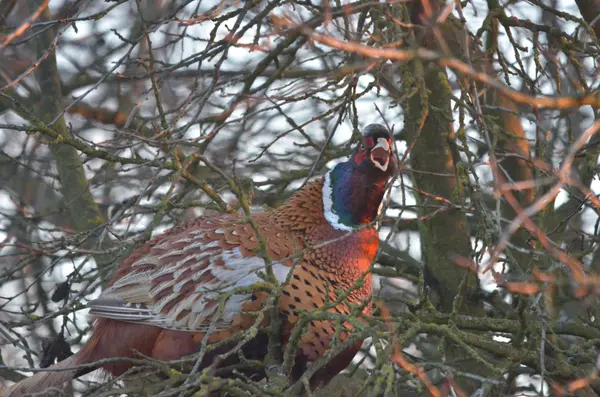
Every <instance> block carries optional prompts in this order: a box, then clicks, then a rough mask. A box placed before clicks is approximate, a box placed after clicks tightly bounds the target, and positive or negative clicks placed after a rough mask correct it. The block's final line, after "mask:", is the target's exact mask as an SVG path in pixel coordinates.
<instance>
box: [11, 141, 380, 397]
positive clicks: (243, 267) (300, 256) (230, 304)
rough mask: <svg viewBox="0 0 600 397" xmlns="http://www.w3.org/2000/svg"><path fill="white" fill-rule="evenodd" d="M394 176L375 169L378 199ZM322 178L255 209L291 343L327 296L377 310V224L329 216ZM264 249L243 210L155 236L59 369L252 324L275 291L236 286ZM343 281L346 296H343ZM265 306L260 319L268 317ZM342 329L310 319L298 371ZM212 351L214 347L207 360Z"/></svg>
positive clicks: (339, 305) (187, 347)
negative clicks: (276, 204)
mask: <svg viewBox="0 0 600 397" xmlns="http://www.w3.org/2000/svg"><path fill="white" fill-rule="evenodd" d="M384 146H385V145H384ZM386 147H387V148H388V149H386V150H389V145H387V146H386ZM390 153H391V151H390ZM386 167H387V165H386ZM369 170H370V169H369ZM384 171H386V170H384ZM387 171H388V173H389V172H390V171H389V170H387ZM369 172H371V171H369ZM376 172H379V171H376ZM388 177H389V175H388V174H383V176H378V177H377V178H378V179H377V181H379V180H381V181H383V182H382V183H383V185H381V186H379V185H377V186H379V187H378V189H380V190H381V192H379V191H378V192H377V195H378V196H377V197H375V199H376V200H379V201H380V200H381V195H382V194H383V188H384V186H385V182H387V179H388ZM324 181H325V178H321V179H319V180H316V181H314V182H312V183H310V184H308V185H307V186H306V187H305V188H304V189H302V190H300V191H299V192H297V193H296V194H295V195H294V196H293V197H292V198H291V199H290V200H288V201H287V202H286V203H285V204H284V205H282V206H281V207H280V208H278V209H276V210H271V211H267V212H263V213H258V214H254V215H253V220H254V222H255V223H256V225H257V226H258V229H259V232H260V235H261V236H262V237H263V238H264V239H265V241H266V243H267V254H268V256H269V258H270V259H271V260H272V264H271V266H272V270H273V273H274V274H275V276H276V277H277V279H278V281H279V282H280V283H282V284H284V287H283V290H282V294H281V296H280V301H279V304H280V306H279V309H280V310H279V311H280V313H281V318H282V320H283V323H282V327H281V342H282V345H283V348H284V349H285V346H286V344H287V343H288V340H289V338H290V334H291V333H292V330H293V329H294V326H295V325H296V324H297V323H298V321H300V319H301V315H300V312H301V311H305V312H312V311H314V310H318V309H321V308H323V307H324V306H325V305H330V307H329V308H328V309H327V310H328V311H329V312H332V313H342V314H349V313H350V311H351V308H352V307H353V306H358V307H362V311H363V313H364V314H366V315H370V313H371V305H370V303H369V297H370V294H371V277H370V274H368V273H365V272H366V271H367V269H368V268H369V266H370V265H371V263H372V261H373V259H374V258H375V254H376V251H377V248H378V236H377V231H376V229H375V228H374V227H373V226H372V225H370V226H369V225H365V226H366V227H357V228H355V229H350V231H349V230H347V229H346V230H345V229H344V227H343V226H340V227H337V228H336V227H334V226H335V224H334V225H333V226H332V223H331V222H330V221H329V220H328V219H326V216H324V212H327V210H328V209H326V208H324V198H323V197H324V196H323V193H324ZM378 183H379V182H378ZM368 189H371V190H369V191H372V190H373V189H374V188H373V187H371V186H369V187H368ZM361 205H362V204H361ZM371 207H372V206H371ZM369 208H370V207H369ZM329 210H331V209H329ZM258 250H259V241H258V238H257V236H256V234H255V232H254V230H253V228H252V227H251V225H250V224H249V223H248V222H247V221H246V220H245V219H244V218H243V217H242V216H241V215H238V214H234V215H231V214H228V215H221V216H217V217H211V218H201V219H198V220H195V221H193V222H191V223H188V224H185V225H183V226H180V227H177V228H174V229H171V230H169V231H167V232H166V233H165V234H164V235H161V236H159V237H157V238H155V239H153V240H151V241H149V242H148V243H147V244H145V245H144V246H143V247H141V248H139V249H138V250H136V251H134V252H133V253H132V254H131V255H130V256H129V257H128V258H127V259H126V260H125V261H124V262H123V263H122V264H121V265H120V267H119V268H118V269H117V271H116V272H115V274H114V276H113V278H112V280H111V282H110V284H109V287H108V288H107V289H106V290H105V291H103V293H102V294H101V296H100V297H99V298H98V299H97V300H95V301H93V302H91V303H90V308H91V314H92V315H93V316H95V317H96V321H95V324H94V329H93V333H92V336H91V338H90V340H89V341H88V342H87V343H86V344H85V345H84V346H83V348H82V349H81V350H80V351H79V352H78V353H77V354H76V355H75V356H72V357H70V358H69V359H67V360H65V361H63V362H61V363H59V364H57V366H55V369H56V368H67V367H69V366H74V365H77V364H85V363H93V362H95V361H98V360H102V359H106V358H112V357H130V358H136V357H140V355H142V356H147V357H151V358H153V359H158V360H177V359H180V358H181V357H183V356H186V355H190V354H193V353H195V352H197V351H198V349H199V347H200V344H201V342H202V340H203V339H204V338H205V337H206V335H207V333H208V332H209V330H210V331H211V332H210V333H209V336H208V338H209V340H208V342H209V343H213V342H217V341H221V340H224V339H225V338H228V337H230V336H231V335H233V334H235V333H237V332H240V331H243V330H245V329H248V328H249V327H251V326H252V325H253V324H254V322H255V318H256V315H255V314H256V312H258V311H260V310H262V309H263V308H264V304H265V302H266V300H267V298H268V293H266V292H259V291H255V292H252V291H250V290H245V291H239V290H236V288H241V287H250V286H251V285H253V284H255V283H257V282H261V281H262V280H261V279H260V277H259V276H258V275H257V274H256V272H257V271H260V270H264V269H265V266H266V262H265V260H264V258H262V257H261V256H260V255H259V254H258ZM359 279H362V280H363V283H362V284H361V285H360V287H358V288H352V287H353V285H354V284H355V283H356V282H357V281H358V280H359ZM234 291H235V292H234ZM340 291H343V293H344V294H347V296H345V298H344V299H343V300H341V301H340V302H337V301H338V298H339V292H340ZM228 292H229V293H230V294H231V296H230V297H229V299H228V300H226V301H225V303H224V305H222V306H221V305H220V300H219V297H220V296H222V293H228ZM253 314H254V315H253ZM265 314H266V316H265V319H264V321H263V322H262V324H261V326H263V327H264V326H266V325H267V324H268V313H265ZM342 326H343V328H344V329H343V330H337V335H338V336H337V338H338V339H340V340H344V339H345V338H347V336H348V334H349V333H350V331H351V328H352V326H351V325H350V323H348V322H343V323H342ZM335 334H336V321H332V320H313V321H310V322H309V323H308V326H307V329H306V330H305V332H304V333H303V334H302V336H301V339H300V343H299V345H298V350H297V360H296V361H297V365H296V368H295V371H294V373H295V374H296V375H298V374H300V373H301V372H302V370H303V369H304V365H305V364H306V363H307V362H311V361H314V360H316V359H318V358H319V357H321V356H323V355H324V354H325V352H326V351H327V350H328V349H329V347H330V345H331V342H332V339H333V338H334V335H335ZM263 342H264V340H263ZM263 342H260V343H258V344H255V345H253V346H252V347H251V348H250V349H249V351H250V354H251V355H255V356H256V357H255V358H259V359H260V358H261V357H262V356H264V354H265V353H266V344H265V343H263ZM359 347H360V341H359V342H358V343H356V344H355V345H354V346H352V347H351V348H348V349H346V350H345V351H343V352H342V353H341V354H339V355H338V356H336V357H335V358H334V359H333V360H332V361H331V363H330V364H329V365H328V366H326V367H324V368H322V369H321V370H320V371H319V372H317V374H316V375H315V378H314V379H316V380H317V381H328V380H329V378H331V377H332V376H334V375H335V374H336V373H337V372H339V371H340V370H342V369H343V368H345V367H346V366H347V365H348V364H349V362H350V360H351V359H352V357H353V356H354V355H355V353H356V352H357V350H358V349H359ZM210 360H211V357H207V358H206V360H205V362H203V363H205V364H209V363H210ZM101 367H102V368H103V369H105V370H107V371H108V372H110V373H112V374H113V375H120V374H123V373H124V372H125V371H127V370H128V369H130V368H131V367H132V363H131V362H130V361H127V360H121V361H112V362H109V363H104V364H102V365H101ZM81 373H82V372H81V371H80V372H77V371H75V370H71V371H65V372H49V373H40V374H37V375H35V376H33V377H31V378H29V379H27V380H25V381H23V382H21V383H20V384H19V385H18V386H17V387H16V388H15V389H14V390H13V392H12V393H11V396H21V395H24V394H25V393H34V392H40V391H43V390H44V389H46V388H47V387H49V386H54V387H56V386H60V385H61V384H62V383H64V382H65V381H67V380H69V379H71V378H73V377H75V376H79V375H81Z"/></svg>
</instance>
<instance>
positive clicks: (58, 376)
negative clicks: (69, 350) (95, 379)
mask: <svg viewBox="0 0 600 397" xmlns="http://www.w3.org/2000/svg"><path fill="white" fill-rule="evenodd" d="M78 364H80V362H79V354H75V355H73V356H71V357H69V358H67V359H65V360H63V361H61V362H59V363H57V364H54V365H52V366H51V367H49V368H48V369H49V370H51V371H49V372H38V373H37V374H35V375H33V376H30V377H29V378H27V379H23V380H22V381H20V382H19V383H17V384H16V385H14V386H13V387H11V388H10V390H9V391H8V394H6V395H5V396H3V397H23V396H25V395H31V396H34V395H35V396H39V397H41V396H47V395H49V394H48V393H49V392H50V391H51V390H54V392H53V393H52V394H53V395H54V394H56V395H58V393H60V391H61V390H62V388H63V385H64V384H65V382H68V381H70V380H72V379H73V378H75V377H77V376H80V375H83V373H82V370H81V369H67V368H70V367H74V366H76V365H78ZM90 370H91V369H90ZM88 371H89V370H88ZM88 371H85V370H83V372H88ZM45 391H47V392H45Z"/></svg>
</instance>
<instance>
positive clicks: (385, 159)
mask: <svg viewBox="0 0 600 397" xmlns="http://www.w3.org/2000/svg"><path fill="white" fill-rule="evenodd" d="M390 155H391V150H390V144H389V142H388V140H387V139H385V138H378V139H377V145H375V146H373V149H371V161H372V162H373V164H374V165H375V167H377V168H379V169H380V170H381V171H383V172H385V171H387V169H388V166H389V165H390Z"/></svg>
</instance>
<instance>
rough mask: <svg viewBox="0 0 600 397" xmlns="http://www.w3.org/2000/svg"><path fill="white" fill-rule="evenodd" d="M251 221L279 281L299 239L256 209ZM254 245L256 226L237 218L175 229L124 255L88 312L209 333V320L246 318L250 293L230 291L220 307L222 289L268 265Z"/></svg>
mask: <svg viewBox="0 0 600 397" xmlns="http://www.w3.org/2000/svg"><path fill="white" fill-rule="evenodd" d="M255 222H256V223H257V224H258V226H259V230H260V233H261V235H262V236H263V237H264V238H265V239H266V240H267V242H268V246H267V247H268V254H269V255H270V257H271V258H272V259H273V261H274V262H273V264H272V268H273V270H274V273H275V274H276V276H277V278H278V279H279V281H280V282H283V281H284V280H285V279H286V277H287V273H288V272H289V269H290V266H291V265H292V263H293V261H292V259H291V258H292V257H293V254H294V248H295V247H297V246H298V245H299V244H300V243H301V242H300V240H298V239H297V238H296V240H294V236H293V235H290V234H289V233H286V232H285V230H284V229H282V228H281V227H280V226H279V225H276V224H273V220H272V218H271V217H269V215H268V214H264V213H263V214H257V215H256V216H255ZM258 248H259V244H258V239H257V237H256V236H255V233H254V230H253V229H252V228H251V227H250V225H249V224H248V223H247V222H243V221H241V220H240V219H239V217H237V216H230V215H229V216H222V217H218V218H214V219H209V220H203V221H198V222H196V223H194V224H193V225H191V226H188V227H186V228H178V230H177V231H176V232H169V233H167V234H166V235H165V236H164V237H162V238H160V239H156V240H153V241H152V242H151V243H149V244H148V247H144V248H143V249H142V250H141V251H140V252H136V253H135V254H134V255H132V256H131V257H130V258H128V260H127V261H125V262H124V263H123V265H122V266H121V268H120V269H119V271H118V272H117V273H116V276H115V279H113V281H112V282H111V284H110V287H109V288H108V289H106V290H105V291H104V292H103V293H102V294H101V295H100V297H99V298H98V299H97V300H95V301H92V302H91V303H90V308H91V314H93V315H95V316H97V317H103V318H111V319H116V320H121V321H130V322H136V323H140V324H148V325H154V326H158V327H161V328H165V329H172V330H182V331H190V332H207V331H208V329H209V327H211V324H213V323H214V325H213V327H215V328H214V329H216V330H226V329H228V328H230V327H231V326H232V324H233V323H234V321H235V322H237V323H240V322H244V321H243V320H241V319H239V318H238V317H239V316H240V315H242V314H243V312H244V311H245V310H248V309H247V308H248V307H252V306H253V305H254V306H256V305H255V303H254V304H253V301H252V294H249V293H242V294H234V295H232V296H231V297H230V298H229V299H228V300H227V302H226V303H225V306H224V310H223V313H218V312H219V296H220V295H221V294H222V293H224V292H230V291H232V290H234V289H235V288H236V287H246V286H250V285H252V284H254V283H256V282H260V281H262V280H261V279H260V278H259V277H258V276H257V275H256V271H258V270H264V269H265V266H266V265H265V261H264V259H263V258H261V257H260V256H258V254H257V250H258ZM217 314H219V317H220V318H218V319H217V318H215V316H216V315H217Z"/></svg>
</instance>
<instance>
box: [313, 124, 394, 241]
mask: <svg viewBox="0 0 600 397" xmlns="http://www.w3.org/2000/svg"><path fill="white" fill-rule="evenodd" d="M395 171H396V158H395V157H394V155H393V153H392V136H391V135H390V133H389V131H388V130H387V128H385V127H384V126H382V125H380V124H370V125H368V126H367V127H366V128H365V129H364V131H363V136H362V139H361V142H360V143H359V144H358V146H357V147H356V149H355V150H354V152H353V153H352V156H350V159H348V160H347V161H346V162H343V163H340V164H337V165H336V166H335V167H334V168H333V169H332V170H330V171H329V172H328V173H327V175H326V176H325V184H324V186H323V211H324V215H325V219H327V221H328V222H329V223H330V224H331V225H332V226H333V227H334V228H336V229H341V230H353V229H356V228H358V227H360V226H361V225H364V224H367V223H370V222H373V221H374V220H375V219H376V218H377V215H378V214H379V211H380V209H381V200H382V199H383V194H384V193H385V189H386V185H387V182H388V181H389V179H390V178H391V177H392V176H393V175H394V172H395Z"/></svg>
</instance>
